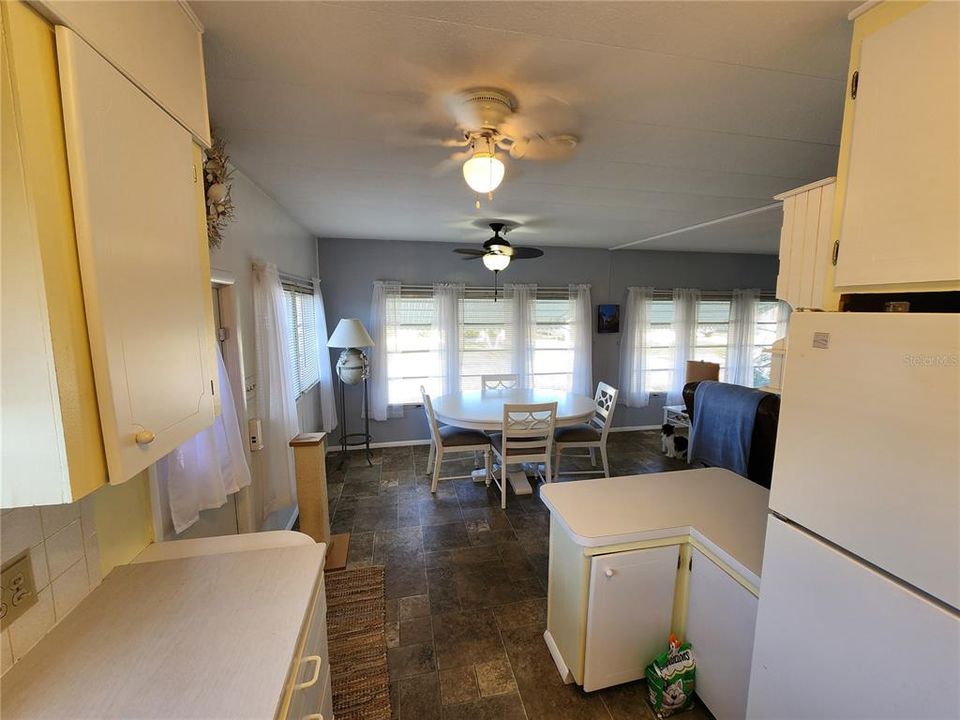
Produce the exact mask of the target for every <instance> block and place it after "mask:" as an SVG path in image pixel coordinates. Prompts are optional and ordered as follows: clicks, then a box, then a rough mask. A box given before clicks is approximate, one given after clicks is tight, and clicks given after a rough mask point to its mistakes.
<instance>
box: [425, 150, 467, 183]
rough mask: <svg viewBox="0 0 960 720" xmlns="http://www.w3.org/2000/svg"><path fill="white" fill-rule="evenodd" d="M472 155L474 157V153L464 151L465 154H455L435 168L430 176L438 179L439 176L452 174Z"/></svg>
mask: <svg viewBox="0 0 960 720" xmlns="http://www.w3.org/2000/svg"><path fill="white" fill-rule="evenodd" d="M471 155H473V151H471V150H464V151H463V152H455V153H453V154H452V155H451V156H450V157H448V158H447V159H446V160H444V161H442V162H440V163H437V164H436V165H435V166H434V168H433V170H431V171H430V174H431V175H432V176H433V177H437V176H438V175H443V174H444V173H448V172H451V171H452V170H455V169H457V168H459V167H460V166H461V165H463V163H464V162H466V160H467V159H468V158H469V157H470V156H471Z"/></svg>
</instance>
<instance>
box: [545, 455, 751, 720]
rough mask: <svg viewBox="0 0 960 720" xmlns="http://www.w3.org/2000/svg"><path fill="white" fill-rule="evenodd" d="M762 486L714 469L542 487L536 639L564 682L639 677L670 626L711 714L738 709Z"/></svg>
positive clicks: (589, 685) (592, 683)
mask: <svg viewBox="0 0 960 720" xmlns="http://www.w3.org/2000/svg"><path fill="white" fill-rule="evenodd" d="M768 495H769V492H768V491H767V490H766V489H765V488H763V487H761V486H759V485H757V484H755V483H753V482H751V481H749V480H747V479H745V478H743V477H740V476H739V475H736V474H734V473H732V472H729V471H727V470H722V469H719V468H707V469H701V470H683V471H678V472H667V473H655V474H648V475H631V476H627V477H617V478H601V479H598V480H581V481H577V482H566V483H555V484H550V485H545V486H544V487H543V488H542V489H541V497H542V499H543V502H544V504H545V505H546V506H547V507H548V508H549V509H550V513H551V520H550V587H549V593H548V602H547V631H546V632H545V633H544V639H545V640H546V642H547V645H548V647H549V648H550V652H551V654H552V655H553V658H554V661H555V662H556V664H557V668H558V670H559V671H560V674H561V675H562V676H563V678H564V680H565V681H566V682H576V683H578V684H580V685H582V686H583V688H584V689H585V690H588V691H589V690H598V689H600V688H604V687H608V686H610V685H616V684H618V683H623V682H628V681H630V680H636V679H639V678H641V677H643V672H644V668H645V667H646V665H647V664H648V663H649V662H650V660H651V659H652V658H653V657H654V656H655V655H656V654H657V653H659V652H662V650H663V648H664V647H666V643H667V638H668V636H669V634H670V632H674V633H675V634H676V635H677V636H678V637H680V638H681V639H685V640H689V641H690V642H692V643H693V646H694V653H695V655H696V657H697V663H698V667H697V692H698V695H699V696H700V698H701V699H702V700H703V702H704V703H706V705H707V706H708V707H709V708H710V710H711V712H713V714H714V716H715V717H717V718H718V720H725V719H726V718H728V717H730V718H733V717H743V714H744V713H745V712H746V701H747V687H748V683H749V677H750V659H751V654H752V649H753V627H754V623H755V619H756V608H757V595H758V592H759V587H760V571H761V565H762V558H763V541H764V533H765V530H766V521H767V506H768Z"/></svg>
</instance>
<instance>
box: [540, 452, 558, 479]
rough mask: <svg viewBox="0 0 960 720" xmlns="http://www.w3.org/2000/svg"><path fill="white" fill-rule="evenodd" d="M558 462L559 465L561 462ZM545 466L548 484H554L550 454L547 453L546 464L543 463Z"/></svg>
mask: <svg viewBox="0 0 960 720" xmlns="http://www.w3.org/2000/svg"><path fill="white" fill-rule="evenodd" d="M557 462H558V463H559V460H558V461H557ZM543 465H544V467H543V469H544V471H545V472H544V476H545V479H546V481H547V482H548V483H552V482H553V470H552V468H551V467H550V453H547V456H546V457H545V458H544V463H543Z"/></svg>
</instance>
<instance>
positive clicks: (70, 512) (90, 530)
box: [0, 496, 100, 674]
mask: <svg viewBox="0 0 960 720" xmlns="http://www.w3.org/2000/svg"><path fill="white" fill-rule="evenodd" d="M27 548H30V561H31V565H32V569H33V578H34V582H35V583H36V586H37V603H36V604H35V605H33V606H32V607H31V608H30V609H29V610H27V611H26V612H25V613H24V614H23V615H22V616H20V617H19V618H17V619H16V620H14V621H13V622H12V623H10V625H9V626H8V627H6V628H4V630H3V632H2V633H0V656H2V673H5V672H6V671H7V670H9V669H10V667H12V666H13V664H14V663H15V662H17V660H19V659H20V658H22V657H23V656H24V655H26V654H27V651H29V650H30V649H31V648H32V647H33V646H34V645H36V644H37V642H38V641H39V640H40V638H42V637H43V636H44V635H46V634H47V633H48V632H49V631H50V629H51V628H52V627H53V626H54V625H56V624H57V623H58V622H60V620H62V619H63V618H64V617H66V615H67V614H68V613H69V612H70V611H71V610H73V608H75V607H76V606H77V604H78V603H79V602H80V601H81V600H83V598H85V597H86V596H87V594H88V593H89V592H90V591H91V590H93V589H94V588H95V587H96V586H97V585H99V584H100V548H99V546H98V545H97V535H96V526H95V525H94V521H93V499H92V498H91V497H89V496H88V497H86V498H84V499H82V500H80V501H78V502H75V503H70V504H67V505H44V506H42V507H29V508H16V509H13V510H4V511H3V514H2V515H0V556H2V563H6V562H7V561H8V560H10V559H11V558H13V557H16V556H17V555H19V554H20V553H21V552H23V550H25V549H27ZM2 673H0V674H2Z"/></svg>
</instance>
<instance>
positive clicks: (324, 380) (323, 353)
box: [312, 278, 337, 432]
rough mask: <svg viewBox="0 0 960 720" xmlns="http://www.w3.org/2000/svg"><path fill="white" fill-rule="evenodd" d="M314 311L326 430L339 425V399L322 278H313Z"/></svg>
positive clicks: (322, 412)
mask: <svg viewBox="0 0 960 720" xmlns="http://www.w3.org/2000/svg"><path fill="white" fill-rule="evenodd" d="M312 282H313V313H314V316H315V318H316V325H317V355H318V358H317V359H318V361H319V363H320V415H321V418H320V421H321V423H322V427H323V429H324V431H325V432H333V431H334V430H335V429H336V427H337V401H336V399H335V396H334V394H333V369H332V368H331V366H330V348H328V347H327V338H329V337H330V336H329V335H328V334H327V314H326V310H325V309H324V306H323V292H321V290H320V280H319V279H318V278H313V281H312Z"/></svg>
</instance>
